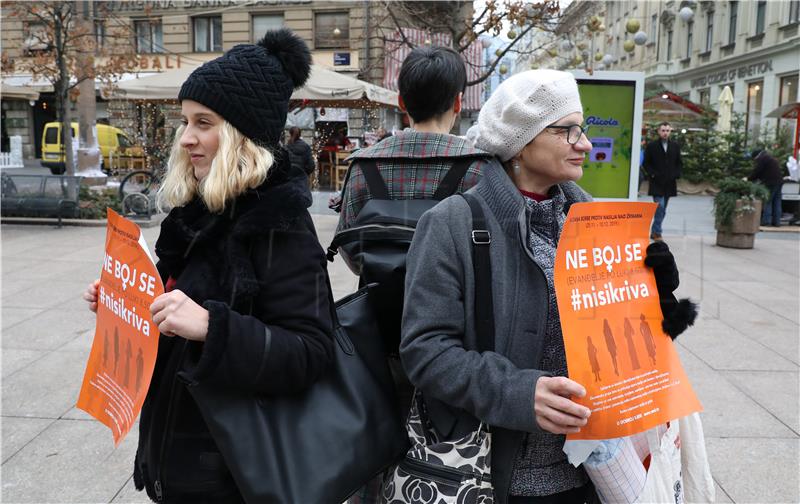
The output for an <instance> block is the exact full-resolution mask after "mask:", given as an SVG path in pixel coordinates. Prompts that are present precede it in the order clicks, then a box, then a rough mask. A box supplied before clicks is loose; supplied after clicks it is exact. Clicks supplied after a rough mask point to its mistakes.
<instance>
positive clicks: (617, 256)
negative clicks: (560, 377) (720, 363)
mask: <svg viewBox="0 0 800 504" xmlns="http://www.w3.org/2000/svg"><path fill="white" fill-rule="evenodd" d="M655 208H656V205H655V203H634V202H602V203H601V202H595V203H576V204H574V205H572V206H571V207H570V210H569V214H568V215H567V221H566V222H565V224H564V229H563V231H562V233H561V239H560V240H559V243H558V249H557V251H556V265H555V286H556V298H557V301H558V311H559V315H560V317H561V328H562V331H563V335H564V347H565V349H566V356H567V368H568V371H569V377H570V378H571V379H572V380H575V381H576V382H578V383H580V384H581V385H583V386H584V387H585V388H586V395H585V396H584V397H583V398H580V399H579V398H572V399H573V400H574V401H576V402H578V403H580V404H582V405H584V406H586V407H587V408H589V409H590V410H591V411H592V414H591V416H590V417H589V422H588V423H587V425H586V426H584V427H582V428H581V432H580V433H578V434H571V435H569V436H568V439H570V440H577V439H610V438H617V437H622V436H629V435H631V434H636V433H639V432H643V431H645V430H647V429H650V428H652V427H655V426H656V425H659V424H663V423H665V422H667V421H669V420H674V419H677V418H681V417H684V416H686V415H689V414H691V413H693V412H696V411H701V410H702V406H701V405H700V402H699V401H698V399H697V397H696V395H695V393H694V391H693V390H692V386H691V384H690V383H689V380H688V379H687V377H686V373H685V372H684V370H683V367H682V366H681V363H680V359H679V358H678V354H677V352H676V351H675V347H674V346H673V344H672V340H671V339H670V337H669V336H668V335H666V334H665V333H664V332H663V331H662V329H661V321H662V319H663V317H662V314H661V306H660V304H659V298H658V291H657V290H656V283H655V277H654V276H653V273H652V271H651V270H650V269H649V268H647V267H646V266H645V265H644V257H645V251H646V249H647V245H648V239H647V236H648V233H649V229H650V222H651V220H652V218H653V214H654V213H655Z"/></svg>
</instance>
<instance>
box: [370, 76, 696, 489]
mask: <svg viewBox="0 0 800 504" xmlns="http://www.w3.org/2000/svg"><path fill="white" fill-rule="evenodd" d="M583 121H584V117H583V107H582V106H581V100H580V96H579V93H578V86H577V83H576V81H575V78H574V77H573V76H572V75H571V74H569V73H566V72H560V71H555V70H533V71H526V72H522V73H519V74H516V75H513V76H512V77H510V78H509V79H507V80H506V81H504V82H503V83H502V84H501V85H500V86H499V87H498V88H497V89H496V90H495V92H494V94H493V95H492V96H491V97H490V98H489V100H488V101H487V102H486V103H485V105H484V106H483V108H482V109H481V112H480V115H479V118H478V123H477V124H476V126H474V127H473V128H471V129H470V131H469V133H468V135H467V136H468V138H470V139H472V140H473V141H474V142H475V146H476V147H477V148H479V149H481V150H484V151H487V152H490V153H492V154H493V155H494V156H496V158H495V160H494V161H493V162H492V164H491V165H489V166H487V167H485V169H484V170H483V175H482V177H481V180H480V181H479V182H478V184H477V185H476V186H475V187H474V188H472V189H470V190H469V191H467V192H466V193H465V194H464V195H463V196H457V197H451V198H448V199H446V200H444V201H442V202H441V203H440V204H439V205H437V206H436V207H434V208H432V209H431V210H429V211H428V212H426V213H425V214H424V215H423V216H422V218H421V219H420V220H419V223H418V225H417V229H416V232H415V234H414V237H413V241H412V244H411V247H410V249H409V251H408V255H407V263H406V267H407V275H406V283H405V296H406V297H405V299H406V302H405V304H404V312H403V323H402V338H401V343H400V355H401V360H402V363H403V367H404V369H405V370H406V372H407V373H408V377H409V379H410V381H411V383H412V384H413V385H414V386H416V387H417V390H418V391H420V392H421V403H420V402H418V403H416V405H417V409H416V410H412V411H414V412H415V413H418V414H420V415H424V417H425V418H424V419H420V418H413V419H412V418H410V419H409V423H411V421H412V420H416V421H417V422H418V423H419V424H421V425H423V426H427V427H425V429H430V430H429V431H426V432H425V439H424V440H423V437H422V435H421V433H418V434H419V435H418V436H417V439H418V443H422V442H423V441H425V442H427V440H432V441H430V442H431V443H434V442H436V443H438V447H439V448H440V449H439V450H433V451H434V455H435V459H436V460H440V461H444V463H445V465H446V464H447V462H446V461H450V460H456V459H457V460H458V462H459V463H458V464H455V465H456V467H454V468H451V467H449V466H448V467H440V468H438V469H439V470H435V469H434V470H433V471H432V472H431V473H430V474H428V476H425V474H426V473H425V471H424V470H420V468H421V467H425V464H420V463H412V464H408V460H409V457H411V456H412V452H409V457H406V466H405V467H404V465H403V462H401V463H400V465H399V466H398V467H399V469H397V470H395V472H394V477H393V478H394V479H393V480H392V481H389V482H387V483H386V484H385V486H384V497H385V498H387V500H389V501H392V500H391V499H392V498H399V499H400V500H402V498H401V497H397V495H398V492H399V489H398V481H400V480H402V481H403V485H402V486H403V487H407V486H409V485H410V486H413V487H417V488H425V489H426V491H428V492H429V493H432V492H434V491H436V492H442V493H443V492H444V491H445V490H446V489H445V488H444V486H442V485H441V482H442V479H441V478H440V477H439V476H437V474H438V475H442V474H445V473H450V474H452V472H453V471H452V469H455V470H457V471H458V470H463V467H465V466H471V468H472V469H471V470H472V472H471V474H475V471H476V470H480V471H481V472H480V474H483V475H485V476H488V478H489V479H490V482H486V481H485V479H484V478H483V476H482V477H481V478H480V479H479V483H480V485H481V486H480V488H478V487H475V488H473V489H472V490H471V491H473V492H478V493H479V494H480V495H481V496H482V497H483V498H487V489H486V484H490V485H491V488H490V489H489V490H488V493H489V494H491V495H493V497H492V498H493V499H494V502H496V503H512V504H541V503H554V504H560V503H564V504H567V503H570V504H572V503H580V502H593V501H594V499H595V498H596V496H595V495H594V492H593V489H592V487H591V483H590V482H589V479H588V477H587V475H586V473H585V471H584V470H583V468H582V467H577V468H576V467H574V466H572V465H571V464H570V463H569V462H568V461H567V458H566V455H565V454H564V453H563V451H562V448H563V445H564V441H565V436H564V435H565V434H567V433H571V432H577V431H578V430H579V429H580V428H581V426H583V425H585V424H586V421H587V418H588V417H589V414H590V411H589V410H588V409H587V408H586V407H584V406H581V405H579V404H577V403H575V402H573V401H572V400H571V399H570V398H571V397H573V396H578V397H580V396H583V395H584V394H585V389H584V387H583V386H582V385H581V384H579V383H577V382H575V381H573V380H570V379H569V378H567V366H566V356H565V350H564V343H563V338H562V334H561V325H560V320H559V315H558V306H557V304H556V296H555V289H554V285H553V272H554V262H555V251H556V247H557V244H558V240H559V236H560V232H561V229H562V227H563V224H564V221H565V218H566V213H567V211H568V208H569V206H570V205H571V204H573V203H576V202H582V201H590V200H591V197H590V196H589V195H588V194H587V193H586V192H584V191H583V190H582V189H581V188H580V187H579V186H578V185H576V184H575V181H576V180H578V179H579V178H580V177H581V175H582V174H583V171H582V164H583V162H584V159H585V156H586V154H587V153H588V152H589V151H591V149H592V144H591V143H590V142H589V140H588V138H587V137H586V135H585V130H584V127H583V126H582V125H583ZM646 264H647V265H648V266H651V267H653V268H654V272H655V274H656V283H657V285H658V290H659V295H660V297H661V300H662V311H663V312H664V315H665V318H666V320H665V323H664V324H663V325H664V327H665V330H666V329H669V330H668V333H669V334H671V335H672V336H673V337H674V336H675V335H677V334H678V333H680V332H681V331H683V330H684V329H685V328H686V326H687V325H689V324H691V323H692V322H693V320H694V316H695V314H696V312H695V311H694V306H693V305H692V304H691V302H689V301H688V300H683V301H681V303H680V304H679V303H678V302H677V300H675V298H674V296H673V294H672V291H674V290H675V288H677V283H678V272H677V268H676V266H675V262H674V258H673V257H672V255H671V254H670V253H669V250H668V248H667V246H666V244H664V243H657V244H653V245H651V248H649V249H648V257H647V259H646ZM487 279H489V281H487ZM477 285H480V288H478V287H477ZM487 290H488V291H489V292H488V295H487ZM482 300H484V301H485V302H483V301H482ZM664 301H668V303H667V304H666V305H665V304H664V303H663V302H664ZM679 307H680V309H679ZM487 333H489V337H487ZM487 343H488V344H487ZM479 424H480V425H481V427H480V428H479V427H478V425H479ZM465 425H466V426H467V427H466V428H465V427H464V426H465ZM484 426H488V431H489V432H490V433H491V443H490V447H489V446H487V445H485V444H484V445H478V446H472V444H471V440H480V439H483V438H484V436H485V433H482V432H484V431H483V429H484ZM475 429H477V430H475ZM471 430H474V432H476V434H475V435H473V436H471V437H470V434H469V432H470V431H471ZM478 433H481V434H478ZM465 434H466V436H465ZM451 439H452V440H459V439H460V440H467V442H466V443H467V445H457V449H455V450H451V451H445V450H443V449H442V448H443V445H442V441H447V440H451ZM451 446H452V444H451ZM481 450H489V453H488V455H487V457H488V458H489V459H490V460H491V465H490V467H491V470H490V475H489V474H487V473H486V472H483V469H484V468H483V467H481V466H482V465H483V466H485V465H486V464H485V463H484V462H483V461H485V460H486V457H481V460H477V459H473V460H469V461H468V463H466V464H460V462H461V461H462V458H466V457H467V456H468V455H469V454H470V453H473V454H474V453H481V454H483V452H482V451H481ZM412 451H413V449H412ZM421 451H423V449H422V448H421V447H420V446H417V452H418V453H419V452H421ZM482 460H483V461H482ZM412 462H413V461H412ZM427 465H428V467H429V466H430V465H431V464H430V459H429V460H428V464H427ZM409 467H412V468H414V471H413V474H412V472H411V471H409V470H408V468H409ZM445 469H446V470H445ZM433 473H436V474H433ZM425 478H427V479H425ZM462 481H463V479H462ZM434 488H435V489H436V490H433V489H434ZM451 491H452V489H451ZM459 491H460V488H459Z"/></svg>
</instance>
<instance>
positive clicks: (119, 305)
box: [77, 208, 164, 445]
mask: <svg viewBox="0 0 800 504" xmlns="http://www.w3.org/2000/svg"><path fill="white" fill-rule="evenodd" d="M163 292H164V286H163V285H162V283H161V278H160V277H159V275H158V271H157V270H156V266H155V264H154V263H153V259H152V258H151V257H150V252H149V250H148V248H147V244H146V243H145V242H144V239H143V237H142V234H141V231H140V229H139V226H137V225H136V224H134V223H133V222H131V221H129V220H127V219H125V218H124V217H122V216H120V215H119V214H117V213H116V212H114V211H113V210H111V209H110V208H109V209H108V227H107V230H106V247H105V257H104V259H103V268H102V271H101V273H100V286H99V287H98V295H97V324H96V328H95V333H94V342H93V343H92V350H91V352H90V353H89V361H88V362H87V363H86V372H85V373H84V376H83V385H82V386H81V392H80V395H79V396H78V403H77V407H78V408H80V409H82V410H84V411H86V412H87V413H89V414H90V415H92V416H93V417H95V418H97V419H98V420H100V421H101V422H102V423H103V424H105V425H106V426H108V427H109V428H110V429H111V432H112V434H113V436H114V445H119V443H120V441H122V439H123V438H124V437H125V436H126V435H127V434H128V432H129V431H130V430H131V427H132V426H133V422H134V420H135V419H136V417H137V416H138V415H139V412H140V411H141V409H142V404H143V403H144V398H145V396H146V395H147V389H148V388H149V387H150V379H151V378H152V375H153V367H154V366H155V362H156V352H157V350H158V327H157V326H156V325H155V324H154V323H153V320H152V319H151V318H150V305H151V304H152V303H153V300H154V299H155V298H156V297H158V296H159V295H161V294H163Z"/></svg>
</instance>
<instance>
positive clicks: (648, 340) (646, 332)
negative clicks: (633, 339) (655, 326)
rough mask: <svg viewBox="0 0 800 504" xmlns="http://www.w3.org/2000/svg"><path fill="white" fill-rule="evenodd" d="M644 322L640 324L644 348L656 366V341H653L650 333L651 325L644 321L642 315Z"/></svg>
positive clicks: (642, 316)
mask: <svg viewBox="0 0 800 504" xmlns="http://www.w3.org/2000/svg"><path fill="white" fill-rule="evenodd" d="M639 318H640V319H641V320H642V322H641V323H640V324H639V332H641V333H642V339H644V346H645V348H647V355H649V356H650V360H651V361H653V365H655V364H656V341H655V340H654V339H653V333H652V332H651V331H650V324H648V323H647V321H646V320H645V319H644V313H642V315H641V317H639Z"/></svg>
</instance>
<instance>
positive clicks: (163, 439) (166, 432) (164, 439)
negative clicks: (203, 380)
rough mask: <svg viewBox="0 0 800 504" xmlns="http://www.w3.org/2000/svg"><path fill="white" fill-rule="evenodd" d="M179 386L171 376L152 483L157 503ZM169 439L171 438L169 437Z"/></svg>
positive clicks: (162, 489) (159, 499)
mask: <svg viewBox="0 0 800 504" xmlns="http://www.w3.org/2000/svg"><path fill="white" fill-rule="evenodd" d="M186 344H187V342H184V344H183V347H182V348H181V351H180V353H179V354H178V365H179V366H180V363H181V362H182V361H183V354H184V353H185V351H186ZM179 385H180V383H179V381H178V377H177V376H174V375H173V376H172V385H171V387H170V391H169V403H168V404H167V421H166V423H165V426H164V434H163V436H162V437H161V449H160V450H159V454H158V474H156V481H155V483H153V488H154V489H155V491H156V498H157V499H158V501H159V502H162V501H163V500H164V488H163V486H162V484H161V481H162V479H163V476H164V473H163V471H164V456H165V455H166V451H167V440H168V437H169V436H170V431H171V430H172V424H173V421H174V418H173V416H174V415H173V414H172V406H173V405H174V404H175V401H176V400H177V396H178V386H179ZM170 439H171V437H170Z"/></svg>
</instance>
